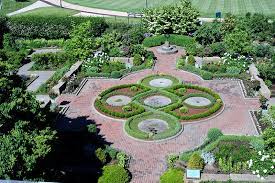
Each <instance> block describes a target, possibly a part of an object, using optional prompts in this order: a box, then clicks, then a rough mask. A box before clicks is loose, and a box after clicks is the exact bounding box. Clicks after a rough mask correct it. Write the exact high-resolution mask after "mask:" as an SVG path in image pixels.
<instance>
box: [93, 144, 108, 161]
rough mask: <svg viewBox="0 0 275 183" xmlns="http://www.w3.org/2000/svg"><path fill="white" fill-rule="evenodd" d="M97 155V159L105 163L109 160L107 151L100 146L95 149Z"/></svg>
mask: <svg viewBox="0 0 275 183" xmlns="http://www.w3.org/2000/svg"><path fill="white" fill-rule="evenodd" d="M95 155H96V157H97V159H98V160H99V161H100V162H101V163H102V164H105V163H106V161H107V155H106V152H105V151H104V150H103V149H102V148H98V149H97V150H96V151H95Z"/></svg>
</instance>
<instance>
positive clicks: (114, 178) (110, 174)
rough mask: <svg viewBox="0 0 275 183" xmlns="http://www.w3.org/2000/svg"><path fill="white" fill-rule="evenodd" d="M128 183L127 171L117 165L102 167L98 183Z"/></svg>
mask: <svg viewBox="0 0 275 183" xmlns="http://www.w3.org/2000/svg"><path fill="white" fill-rule="evenodd" d="M110 182H112V183H128V182H130V175H129V173H128V171H127V170H125V169H124V168H123V167H121V166H118V165H107V166H104V167H103V174H102V176H101V177H99V179H98V183H110Z"/></svg>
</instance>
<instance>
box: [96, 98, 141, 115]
mask: <svg viewBox="0 0 275 183" xmlns="http://www.w3.org/2000/svg"><path fill="white" fill-rule="evenodd" d="M106 105H108V104H106V103H105V102H103V101H101V100H99V99H96V101H95V106H96V108H97V109H99V110H100V111H101V112H103V113H105V114H108V115H110V116H113V117H118V118H129V117H132V116H135V115H138V114H141V113H143V112H145V109H144V108H143V107H142V106H140V105H138V104H135V103H130V104H128V105H131V108H132V109H133V110H132V111H129V112H125V111H123V112H115V111H111V110H109V109H108V108H106V107H105V106H106Z"/></svg>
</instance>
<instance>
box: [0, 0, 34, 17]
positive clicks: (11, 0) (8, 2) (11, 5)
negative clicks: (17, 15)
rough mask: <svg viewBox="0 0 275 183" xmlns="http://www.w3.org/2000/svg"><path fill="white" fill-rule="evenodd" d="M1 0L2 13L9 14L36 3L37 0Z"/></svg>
mask: <svg viewBox="0 0 275 183" xmlns="http://www.w3.org/2000/svg"><path fill="white" fill-rule="evenodd" d="M0 1H2V9H1V10H0V13H1V14H7V13H11V12H13V11H16V10H19V9H21V8H24V7H26V6H28V5H30V4H32V3H34V2H35V1H36V0H27V1H23V2H16V1H15V0H0Z"/></svg>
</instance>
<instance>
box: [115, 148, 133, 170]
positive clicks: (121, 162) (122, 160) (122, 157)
mask: <svg viewBox="0 0 275 183" xmlns="http://www.w3.org/2000/svg"><path fill="white" fill-rule="evenodd" d="M116 158H117V160H118V166H121V167H123V168H127V167H128V164H129V160H130V158H129V157H128V155H127V154H125V153H124V152H119V153H117V155H116Z"/></svg>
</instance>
